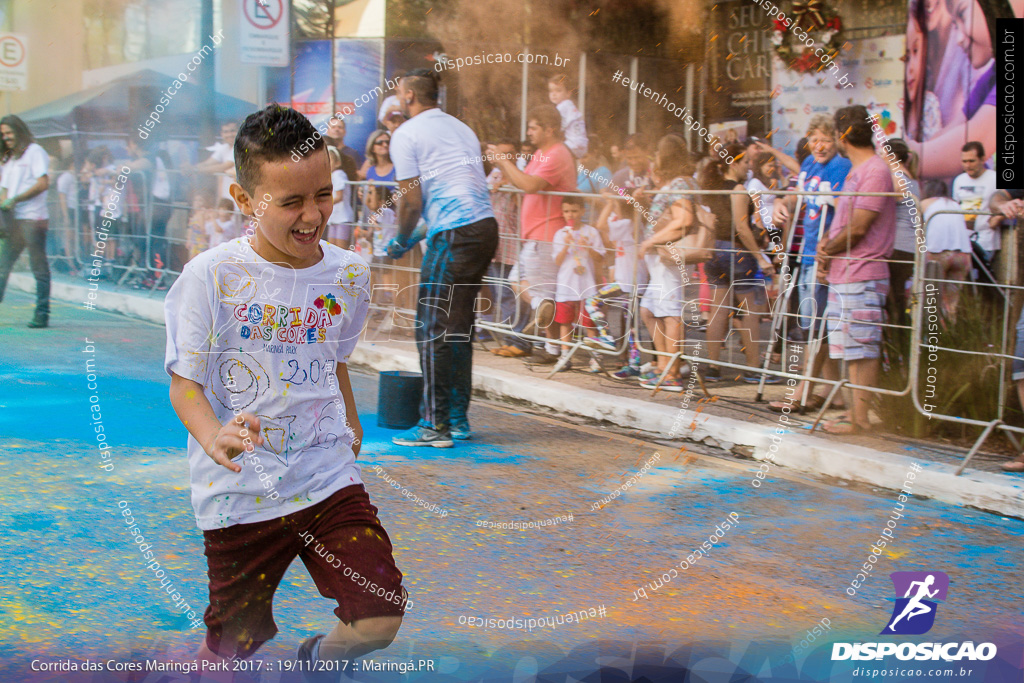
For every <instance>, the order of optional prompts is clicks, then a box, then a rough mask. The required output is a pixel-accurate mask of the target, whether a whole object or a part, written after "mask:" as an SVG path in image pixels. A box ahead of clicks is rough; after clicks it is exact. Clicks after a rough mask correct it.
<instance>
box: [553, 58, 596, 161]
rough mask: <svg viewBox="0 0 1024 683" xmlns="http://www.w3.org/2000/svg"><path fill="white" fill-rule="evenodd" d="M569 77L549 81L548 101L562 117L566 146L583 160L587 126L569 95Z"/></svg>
mask: <svg viewBox="0 0 1024 683" xmlns="http://www.w3.org/2000/svg"><path fill="white" fill-rule="evenodd" d="M568 84H569V77H568V76H566V75H565V74H555V75H554V76H552V77H551V78H549V79H548V99H549V100H551V104H553V105H555V108H556V109H558V113H559V114H561V115H562V133H563V135H564V136H565V146H566V147H568V148H569V151H570V152H572V153H573V154H575V155H576V158H577V159H582V158H583V157H584V156H585V155H586V153H587V147H588V140H587V124H586V123H585V122H584V121H583V114H581V113H580V110H579V109H577V108H576V105H575V104H574V103H573V101H572V98H571V96H570V93H569V85H568Z"/></svg>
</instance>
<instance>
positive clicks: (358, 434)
mask: <svg viewBox="0 0 1024 683" xmlns="http://www.w3.org/2000/svg"><path fill="white" fill-rule="evenodd" d="M335 365H336V369H335V371H334V375H335V377H337V378H338V391H339V392H340V393H341V397H342V398H343V399H345V420H347V421H348V426H349V427H350V428H351V429H352V433H353V434H355V440H353V441H352V454H353V455H354V456H355V457H357V458H358V457H359V448H360V447H361V446H362V445H363V425H362V424H360V422H359V412H358V411H357V410H356V398H355V396H353V395H352V382H351V381H350V380H349V378H348V365H346V364H345V363H336V364H335Z"/></svg>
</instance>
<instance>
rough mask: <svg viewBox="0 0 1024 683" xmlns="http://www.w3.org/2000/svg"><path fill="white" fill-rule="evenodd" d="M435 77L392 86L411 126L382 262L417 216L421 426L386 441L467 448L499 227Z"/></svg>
mask: <svg viewBox="0 0 1024 683" xmlns="http://www.w3.org/2000/svg"><path fill="white" fill-rule="evenodd" d="M438 78H439V77H438V75H437V72H436V71H434V70H433V69H416V70H414V71H411V72H410V73H408V74H406V75H405V76H403V77H402V79H401V80H400V81H399V83H398V99H399V103H400V104H401V107H402V113H403V114H405V115H406V117H408V121H406V122H405V123H403V124H402V125H401V127H399V128H398V129H397V130H395V132H394V134H393V135H392V136H391V160H392V161H393V162H394V163H395V179H396V180H397V181H398V192H397V196H398V197H399V198H400V199H399V203H398V235H397V236H396V237H395V238H394V239H393V240H392V241H391V243H390V244H389V245H388V256H390V257H391V258H399V257H401V256H402V254H404V253H405V252H407V251H408V250H409V249H411V248H412V246H413V245H414V244H415V243H416V240H415V239H414V238H413V237H412V234H413V230H414V229H416V226H417V224H418V223H419V221H420V217H421V215H422V217H423V219H424V221H425V222H426V224H427V225H428V226H429V230H428V231H427V235H426V238H427V251H426V254H424V256H423V266H422V269H421V271H420V285H419V301H418V303H417V305H416V346H417V348H418V349H419V352H420V367H421V368H422V370H423V399H422V401H421V403H420V417H421V419H420V421H419V423H418V424H417V425H416V426H415V427H413V428H411V429H409V430H408V431H406V432H403V433H401V434H399V435H398V436H396V437H394V438H393V439H392V441H393V442H394V443H396V444H398V445H399V446H433V447H435V448H448V447H450V446H452V445H453V444H454V442H453V441H452V439H453V438H455V439H468V438H469V437H470V435H471V432H470V429H469V420H468V411H469V400H470V396H471V394H472V391H473V385H472V379H471V372H472V369H473V344H472V340H471V335H472V332H473V304H474V302H475V301H476V295H477V292H478V291H479V290H480V283H481V281H482V279H483V276H484V273H485V272H487V266H488V264H490V262H491V259H492V258H494V252H495V250H496V249H497V248H498V222H497V221H496V220H495V218H494V211H493V209H492V208H491V198H490V193H489V192H488V191H487V181H486V179H485V177H484V167H483V163H482V162H481V160H480V140H479V139H478V138H477V136H476V134H475V133H474V132H473V130H472V129H471V128H470V127H469V126H467V125H466V124H464V123H463V122H462V121H459V120H458V119H457V118H455V117H454V116H449V115H448V114H446V113H444V112H443V111H441V110H440V109H439V108H438V106H437V98H438V91H439V83H438Z"/></svg>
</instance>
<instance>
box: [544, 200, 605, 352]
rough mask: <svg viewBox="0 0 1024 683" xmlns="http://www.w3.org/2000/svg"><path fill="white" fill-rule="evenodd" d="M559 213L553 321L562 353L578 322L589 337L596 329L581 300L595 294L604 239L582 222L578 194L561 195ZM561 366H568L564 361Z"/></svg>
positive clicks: (594, 333) (581, 206)
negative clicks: (560, 341)
mask: <svg viewBox="0 0 1024 683" xmlns="http://www.w3.org/2000/svg"><path fill="white" fill-rule="evenodd" d="M562 217H563V218H565V227H564V228H562V229H561V230H559V231H558V232H556V233H555V237H554V239H553V240H552V241H553V242H554V259H555V265H556V266H558V277H557V280H556V281H557V286H556V287H555V322H556V323H558V324H559V331H560V335H559V336H560V337H561V340H562V347H563V348H562V353H566V348H565V347H566V346H571V345H572V328H573V325H575V324H576V323H577V322H579V324H580V325H582V326H583V329H584V330H585V331H586V335H587V336H588V337H596V336H597V330H596V329H595V328H594V323H593V322H592V321H591V320H590V316H589V315H587V312H586V311H584V310H582V305H581V304H582V302H583V300H584V299H586V298H587V297H591V296H594V294H595V293H596V290H597V281H596V279H595V276H594V271H595V265H594V264H595V262H596V261H597V260H598V259H603V258H604V254H605V249H604V240H603V239H602V238H601V233H600V232H598V231H597V228H595V227H593V226H592V225H581V224H580V218H582V217H583V200H582V199H581V198H579V197H562ZM563 367H564V368H566V369H568V368H569V364H568V363H566V364H565V365H564V366H563Z"/></svg>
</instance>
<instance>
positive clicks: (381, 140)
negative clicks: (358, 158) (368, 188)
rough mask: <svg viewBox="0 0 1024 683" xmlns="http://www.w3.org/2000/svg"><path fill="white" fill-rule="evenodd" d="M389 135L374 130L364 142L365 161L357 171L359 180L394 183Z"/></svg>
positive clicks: (393, 166)
mask: <svg viewBox="0 0 1024 683" xmlns="http://www.w3.org/2000/svg"><path fill="white" fill-rule="evenodd" d="M390 148H391V133H389V132H387V131H386V130H376V131H374V132H373V134H372V135H370V139H369V140H367V141H366V161H364V162H363V166H362V168H360V169H359V178H360V180H385V181H394V179H395V165H394V164H393V163H391V154H390V153H389V152H390Z"/></svg>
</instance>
